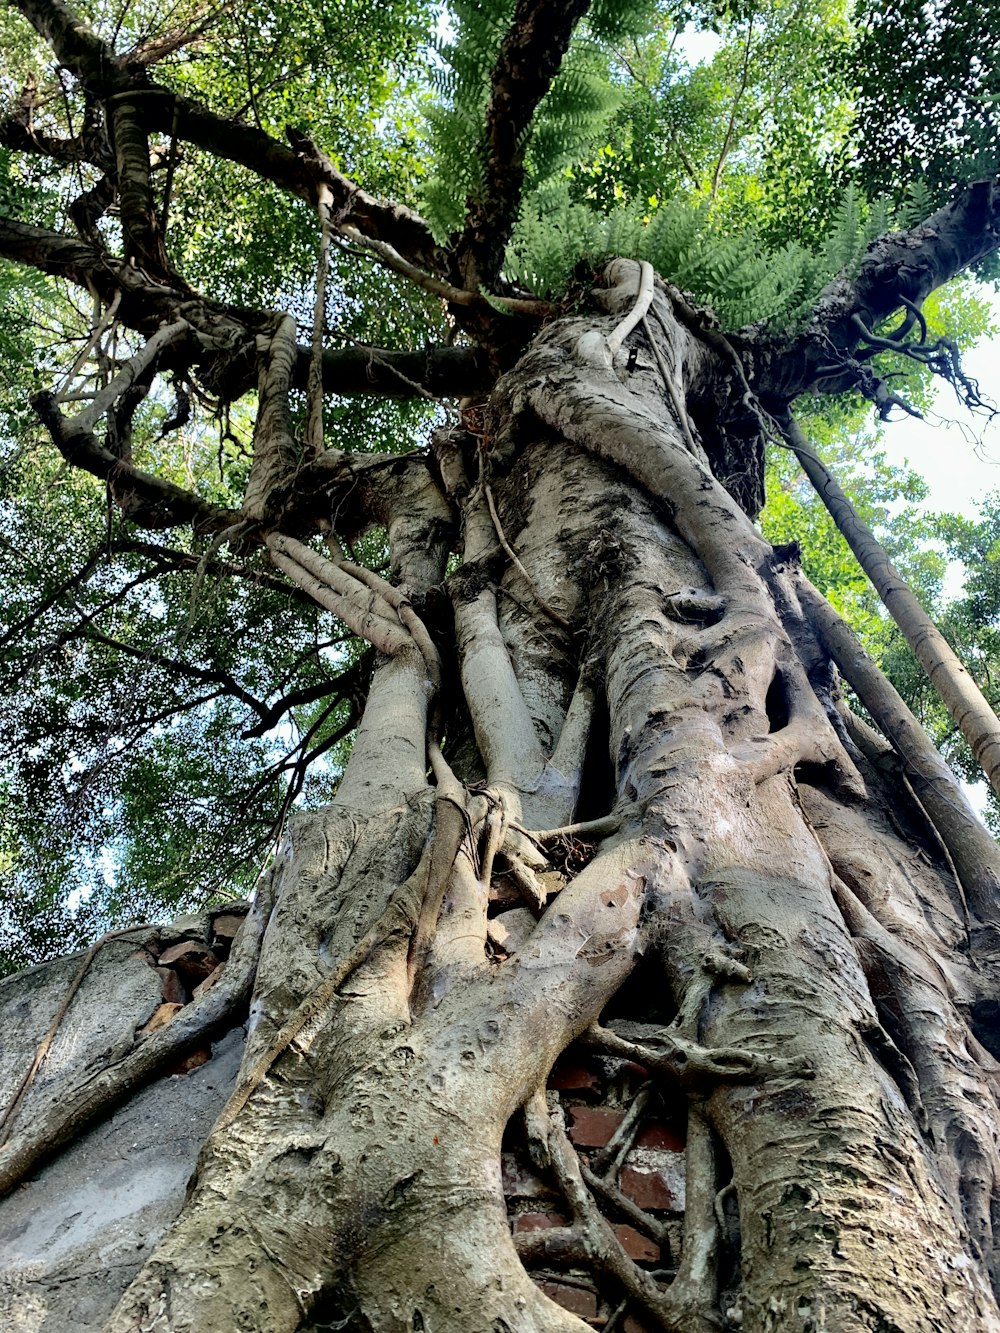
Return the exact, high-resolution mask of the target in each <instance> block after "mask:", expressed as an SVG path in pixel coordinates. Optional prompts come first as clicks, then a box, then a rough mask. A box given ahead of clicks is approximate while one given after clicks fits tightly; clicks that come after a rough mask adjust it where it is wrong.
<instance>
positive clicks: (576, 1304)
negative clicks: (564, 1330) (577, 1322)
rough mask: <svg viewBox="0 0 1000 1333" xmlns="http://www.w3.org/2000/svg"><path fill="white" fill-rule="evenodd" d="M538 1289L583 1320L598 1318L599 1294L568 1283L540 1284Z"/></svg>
mask: <svg viewBox="0 0 1000 1333" xmlns="http://www.w3.org/2000/svg"><path fill="white" fill-rule="evenodd" d="M537 1285H538V1287H539V1288H540V1289H541V1290H542V1291H544V1292H545V1295H546V1296H548V1297H549V1298H550V1299H551V1300H553V1301H555V1303H556V1304H557V1305H561V1306H562V1307H563V1309H564V1310H570V1311H572V1313H573V1314H578V1315H580V1317H581V1318H582V1319H596V1318H597V1292H596V1291H588V1290H587V1289H586V1287H571V1286H570V1285H569V1283H567V1282H539V1283H538V1284H537Z"/></svg>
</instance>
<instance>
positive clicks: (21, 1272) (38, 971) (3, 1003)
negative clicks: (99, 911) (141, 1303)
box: [0, 927, 245, 1333]
mask: <svg viewBox="0 0 1000 1333" xmlns="http://www.w3.org/2000/svg"><path fill="white" fill-rule="evenodd" d="M163 935H164V936H169V937H170V938H171V939H173V938H176V934H175V933H174V932H172V931H171V928H170V927H167V928H165V930H164V932H163ZM153 939H154V932H152V931H150V932H146V933H145V934H139V935H137V936H135V937H131V938H129V939H126V940H114V941H110V942H109V943H108V944H107V945H105V946H104V948H103V949H102V950H101V951H100V952H99V953H98V954H97V956H96V958H95V960H94V962H93V963H92V965H91V968H90V971H89V972H88V974H87V977H86V979H85V981H84V983H83V985H82V986H81V988H80V990H79V992H78V993H77V995H76V997H75V998H74V1000H73V1003H72V1006H71V1008H70V1010H69V1012H68V1013H67V1015H66V1017H65V1019H64V1020H63V1023H62V1024H61V1025H60V1028H59V1031H58V1034H57V1036H56V1038H55V1041H54V1043H53V1046H52V1051H51V1054H50V1056H49V1058H48V1059H47V1061H46V1063H45V1065H43V1067H42V1071H41V1072H40V1074H39V1078H38V1080H37V1087H34V1088H32V1090H31V1093H30V1094H29V1096H28V1097H27V1098H26V1100H25V1104H24V1106H23V1107H22V1110H21V1112H20V1115H19V1117H18V1121H19V1122H20V1123H23V1119H22V1117H26V1118H30V1116H31V1110H32V1103H33V1102H34V1103H35V1104H37V1102H38V1100H39V1099H40V1098H42V1097H44V1096H46V1095H47V1094H51V1093H52V1092H53V1091H55V1090H56V1089H57V1088H58V1083H59V1081H60V1079H64V1078H66V1077H67V1075H68V1073H69V1072H70V1071H71V1070H73V1069H76V1070H77V1071H78V1070H79V1069H80V1068H81V1067H83V1066H84V1065H85V1064H91V1065H95V1066H96V1065H100V1064H103V1063H104V1062H105V1061H106V1060H107V1059H108V1057H109V1055H110V1054H111V1052H113V1051H114V1050H115V1048H116V1047H118V1046H125V1045H131V1043H132V1041H133V1040H134V1033H135V1031H136V1029H138V1028H140V1027H142V1026H143V1024H145V1023H146V1022H147V1021H148V1019H149V1018H150V1017H151V1016H152V1014H153V1013H154V1011H155V1010H156V1009H157V1008H158V1007H159V1006H160V1004H161V1003H162V1001H163V985H164V980H165V979H164V977H163V975H162V970H161V969H157V968H156V967H155V957H154V956H153V955H152V954H151V953H149V952H147V951H145V950H144V949H143V948H142V942H143V941H144V940H146V941H152V940H153ZM153 953H155V950H154V951H153ZM80 961H81V955H76V956H74V957H72V958H65V959H59V960H58V961H56V962H54V963H50V964H47V965H45V966H43V967H38V968H33V969H31V970H30V971H27V972H24V973H21V974H19V975H17V976H14V977H10V978H7V979H6V980H5V981H3V982H0V1113H2V1110H3V1108H4V1107H5V1106H6V1105H7V1102H8V1099H9V1098H10V1096H11V1094H12V1093H13V1091H14V1090H15V1089H16V1087H17V1085H18V1083H19V1081H20V1079H21V1077H22V1075H23V1073H24V1071H25V1069H26V1068H27V1067H28V1066H29V1064H30V1062H31V1059H32V1056H33V1053H34V1051H35V1048H36V1046H37V1043H38V1041H39V1039H40V1038H41V1036H42V1035H43V1033H44V1032H45V1030H46V1028H47V1027H48V1025H49V1023H50V1021H51V1018H52V1016H53V1014H54V1013H55V1011H56V1010H57V1008H58V1006H59V1004H60V1003H61V1001H62V999H63V997H64V996H65V994H66V991H67V989H68V987H69V985H70V983H71V981H72V979H73V977H74V976H75V975H76V972H77V970H78V968H79V965H80ZM244 1035H245V1034H244V1031H243V1029H242V1028H236V1029H234V1030H233V1031H231V1032H230V1033H228V1034H227V1035H226V1036H225V1037H223V1038H222V1039H221V1040H220V1041H218V1042H216V1043H215V1044H214V1046H213V1048H212V1058H211V1059H210V1060H209V1061H208V1062H207V1063H205V1064H202V1065H200V1066H199V1067H198V1068H195V1069H193V1070H192V1071H191V1072H190V1073H184V1074H174V1075H172V1076H169V1077H164V1078H162V1079H160V1080H158V1081H157V1082H156V1083H154V1084H153V1085H151V1086H150V1087H147V1088H145V1089H144V1090H143V1091H141V1092H140V1093H139V1094H138V1095H137V1096H135V1097H134V1098H132V1100H131V1101H130V1102H128V1103H127V1104H126V1105H125V1106H123V1107H120V1108H119V1109H118V1110H117V1111H116V1112H115V1113H114V1114H113V1115H112V1116H111V1117H109V1119H108V1120H107V1121H105V1122H103V1123H101V1124H99V1125H97V1126H96V1127H95V1128H93V1129H92V1130H91V1131H90V1132H89V1133H87V1134H86V1135H85V1136H84V1137H82V1138H81V1139H80V1141H79V1142H78V1143H76V1144H74V1145H73V1146H72V1147H70V1148H69V1149H68V1150H66V1151H65V1152H64V1153H63V1154H62V1155H61V1156H60V1157H59V1158H57V1159H56V1160H55V1161H54V1162H52V1163H51V1164H50V1165H49V1166H47V1167H46V1168H44V1169H43V1170H41V1171H40V1172H39V1173H38V1175H37V1176H36V1177H35V1178H34V1179H33V1180H32V1181H30V1182H27V1183H26V1184H24V1185H23V1186H22V1187H21V1188H20V1189H19V1190H16V1191H15V1192H14V1193H13V1194H12V1195H11V1196H10V1197H9V1198H7V1199H3V1200H0V1329H2V1330H4V1333H6V1331H7V1330H11V1331H12V1333H13V1331H14V1330H18V1331H20V1330H23V1331H24V1333H42V1331H43V1330H44V1333H57V1331H58V1333H76V1331H77V1330H93V1329H96V1328H99V1327H100V1326H101V1324H102V1323H103V1321H104V1319H105V1318H106V1317H107V1315H108V1314H109V1313H110V1311H111V1310H112V1309H113V1308H114V1305H115V1303H116V1301H117V1300H118V1297H119V1296H120V1294H121V1292H122V1291H123V1290H124V1288H125V1287H126V1285H127V1284H128V1282H129V1280H130V1278H131V1276H132V1275H133V1273H134V1272H135V1271H136V1269H137V1268H138V1267H139V1265H140V1263H141V1262H142V1259H143V1257H144V1255H145V1253H146V1251H147V1250H148V1249H149V1247H150V1246H151V1245H152V1244H153V1243H155V1241H156V1240H157V1239H158V1237H159V1236H160V1235H161V1234H162V1232H163V1231H164V1229H165V1228H166V1227H167V1225H168V1224H169V1223H170V1221H171V1220H172V1219H173V1218H174V1217H175V1216H176V1214H177V1212H178V1211H179V1209H180V1206H181V1204H182V1203H183V1200H184V1192H185V1188H186V1185H187V1182H188V1179H189V1177H190V1175H191V1172H192V1170H193V1168H194V1165H195V1161H196V1158H197V1155H198V1150H199V1148H200V1147H201V1144H202V1142H203V1140H204V1138H205V1135H206V1134H207V1132H208V1130H209V1128H210V1126H211V1124H212V1121H213V1120H214V1119H215V1117H216V1115H217V1114H218V1112H219V1110H220V1109H221V1107H222V1105H223V1104H224V1102H225V1100H226V1098H227V1096H228V1095H229V1092H230V1090H231V1088H232V1086H233V1083H234V1082H235V1078H236V1072H237V1068H238V1065H239V1059H240V1054H241V1051H242V1048H243V1041H244ZM81 1062H82V1063H81Z"/></svg>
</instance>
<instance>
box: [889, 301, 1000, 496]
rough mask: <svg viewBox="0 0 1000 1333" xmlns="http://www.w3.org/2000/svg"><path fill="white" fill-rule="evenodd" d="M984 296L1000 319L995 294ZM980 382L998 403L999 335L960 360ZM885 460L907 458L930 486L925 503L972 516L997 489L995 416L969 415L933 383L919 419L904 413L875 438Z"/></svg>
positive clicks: (999, 445) (999, 456) (999, 448)
mask: <svg viewBox="0 0 1000 1333" xmlns="http://www.w3.org/2000/svg"><path fill="white" fill-rule="evenodd" d="M984 295H986V296H987V297H988V299H990V300H991V301H992V303H993V305H994V308H995V314H994V319H995V320H996V322H997V323H998V324H1000V296H998V295H997V293H995V292H993V291H992V290H989V291H988V292H984ZM962 364H963V366H964V368H965V371H966V373H967V374H968V375H969V376H970V377H971V378H972V379H975V380H978V382H979V388H980V391H981V393H982V395H983V397H984V398H985V399H987V400H991V401H992V402H995V403H996V404H997V406H998V408H1000V335H998V336H996V337H994V338H992V339H984V340H983V341H982V342H981V343H979V344H978V346H977V347H975V348H974V349H973V350H972V351H971V352H967V353H966V355H965V356H964V357H963V362H962ZM880 444H881V445H882V447H884V449H885V451H886V455H887V457H888V461H889V462H890V463H893V464H902V463H903V462H909V463H910V465H911V466H912V467H913V468H914V469H915V470H916V471H917V472H919V473H920V475H921V476H922V477H924V479H925V480H926V481H927V483H928V485H929V486H930V489H931V494H930V497H929V499H928V501H927V507H928V508H930V509H935V510H948V511H950V512H953V513H959V514H965V515H967V516H968V517H970V518H971V517H975V516H976V514H977V513H978V512H979V511H978V502H979V501H980V500H981V499H982V498H983V497H984V496H985V495H986V494H987V493H988V492H989V491H994V490H1000V417H995V418H993V420H992V421H990V420H987V418H985V417H984V416H982V415H979V416H973V415H972V413H970V412H969V411H968V410H967V409H966V408H965V407H964V406H962V404H960V403H959V401H958V399H957V398H956V396H955V393H954V391H953V390H952V389H951V387H950V386H949V385H947V384H943V383H942V384H941V385H940V386H939V387H938V390H937V393H936V396H935V401H934V407H933V409H932V410H931V411H930V412H929V413H928V414H927V417H926V419H925V420H923V421H917V420H916V419H915V418H912V417H908V418H906V419H905V420H902V421H894V422H891V423H890V424H889V425H888V426H886V427H885V429H884V432H883V435H882V439H881V441H880Z"/></svg>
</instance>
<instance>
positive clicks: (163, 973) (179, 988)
mask: <svg viewBox="0 0 1000 1333" xmlns="http://www.w3.org/2000/svg"><path fill="white" fill-rule="evenodd" d="M159 973H160V990H161V991H162V992H163V1003H164V1004H186V1003H187V991H186V990H185V988H184V983H183V981H181V979H180V977H179V976H178V975H177V973H176V972H175V971H174V969H173V968H172V967H161V968H160V969H159Z"/></svg>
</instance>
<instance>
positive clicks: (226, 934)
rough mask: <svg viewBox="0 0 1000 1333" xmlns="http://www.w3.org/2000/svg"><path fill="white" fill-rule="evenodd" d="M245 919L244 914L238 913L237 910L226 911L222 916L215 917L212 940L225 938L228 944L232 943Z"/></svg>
mask: <svg viewBox="0 0 1000 1333" xmlns="http://www.w3.org/2000/svg"><path fill="white" fill-rule="evenodd" d="M244 919H245V918H244V917H243V915H242V914H240V915H237V914H236V913H235V912H224V913H223V914H222V915H221V916H217V917H213V919H212V942H213V943H214V942H215V941H216V940H225V941H226V943H227V944H231V943H232V942H233V940H234V939H235V938H236V932H237V931H238V930H239V928H240V926H242V925H243V921H244Z"/></svg>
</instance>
